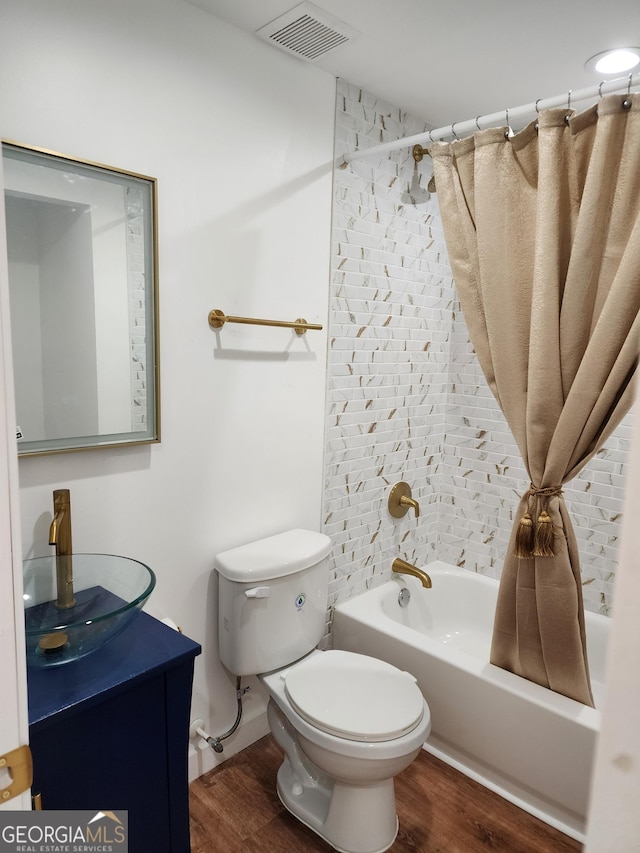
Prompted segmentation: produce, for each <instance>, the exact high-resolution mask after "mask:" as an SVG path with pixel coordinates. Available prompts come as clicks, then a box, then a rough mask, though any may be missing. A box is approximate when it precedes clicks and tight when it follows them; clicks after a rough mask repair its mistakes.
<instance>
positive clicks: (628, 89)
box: [622, 74, 633, 110]
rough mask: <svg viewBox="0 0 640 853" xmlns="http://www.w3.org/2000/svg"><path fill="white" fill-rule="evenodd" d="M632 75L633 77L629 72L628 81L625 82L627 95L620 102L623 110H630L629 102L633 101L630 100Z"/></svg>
mask: <svg viewBox="0 0 640 853" xmlns="http://www.w3.org/2000/svg"><path fill="white" fill-rule="evenodd" d="M632 77H633V75H632V74H629V83H628V84H627V97H626V98H625V99H624V101H623V102H622V109H623V110H630V109H631V104H632V103H633V102H632V100H631V78H632Z"/></svg>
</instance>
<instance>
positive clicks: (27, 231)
mask: <svg viewBox="0 0 640 853" xmlns="http://www.w3.org/2000/svg"><path fill="white" fill-rule="evenodd" d="M2 158H3V173H4V196H5V212H6V222H7V252H8V261H9V292H10V309H11V336H12V349H13V363H14V379H15V394H16V413H17V424H18V433H17V441H18V454H19V455H20V456H30V455H35V454H43V453H57V452H62V451H70V450H78V449H85V448H95V447H107V446H112V445H117V446H122V445H129V444H141V443H150V442H157V441H159V440H160V411H159V398H160V394H159V387H160V383H159V364H158V282H157V268H158V263H157V183H156V180H155V178H151V177H148V176H146V175H140V174H136V173H133V172H127V171H124V170H122V169H116V168H114V167H111V166H104V165H101V164H98V163H92V162H89V161H85V160H78V159H76V158H71V157H67V156H65V155H62V154H58V153H55V152H52V151H48V150H46V149H42V148H33V147H30V146H26V145H22V144H19V143H16V142H11V141H7V140H3V141H2Z"/></svg>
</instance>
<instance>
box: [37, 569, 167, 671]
mask: <svg viewBox="0 0 640 853" xmlns="http://www.w3.org/2000/svg"><path fill="white" fill-rule="evenodd" d="M61 561H71V565H69V562H64V563H63V562H61ZM22 565H23V576H24V607H25V629H26V641H27V665H28V666H33V667H43V666H60V665H61V664H65V663H70V662H71V661H74V660H77V659H78V658H82V657H85V655H88V654H90V653H91V652H94V651H95V650H96V649H99V648H101V647H102V646H103V645H104V644H105V643H107V642H108V641H109V640H111V639H112V638H113V637H115V636H116V635H117V634H119V633H120V632H121V631H123V630H124V629H125V628H126V627H127V626H128V625H129V624H130V623H131V621H132V620H133V619H135V617H136V616H137V615H138V613H139V611H140V610H141V608H142V606H143V604H144V603H145V601H146V600H147V598H149V596H150V595H151V592H152V591H153V588H154V586H155V585H156V576H155V574H154V573H153V571H152V570H151V569H150V568H149V567H148V566H145V565H144V563H139V562H138V561H137V560H132V559H130V558H129V557H117V556H112V555H110V554H73V555H71V556H68V557H54V556H50V557H38V558H36V559H33V560H24V562H23V564H22ZM61 568H63V570H64V571H63V572H62V574H63V576H66V577H70V576H71V575H73V593H72V595H67V598H68V599H70V600H71V602H72V603H70V604H67V605H66V606H59V604H58V603H57V602H58V592H59V584H58V581H57V578H59V576H60V573H61Z"/></svg>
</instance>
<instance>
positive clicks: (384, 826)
mask: <svg viewBox="0 0 640 853" xmlns="http://www.w3.org/2000/svg"><path fill="white" fill-rule="evenodd" d="M305 781H306V782H307V784H304V783H302V782H301V780H300V775H299V774H296V773H295V772H294V771H293V769H292V766H291V763H290V762H289V760H288V758H285V760H284V762H283V763H282V765H281V766H280V769H279V770H278V784H277V791H278V796H279V798H280V801H281V802H282V804H283V805H284V807H285V808H286V809H287V811H289V812H291V814H292V815H293V816H294V817H296V818H297V819H298V820H299V821H300V822H301V823H303V824H304V825H305V826H308V827H309V829H311V830H313V832H315V833H316V834H317V835H319V836H320V837H321V838H323V839H324V840H325V841H326V842H328V843H329V844H330V845H331V846H332V847H333V848H334V849H335V850H338V851H340V853H383V851H385V850H388V849H389V847H391V845H392V844H393V842H394V841H395V838H396V835H397V834H398V818H397V816H396V804H395V795H394V789H393V779H386V780H384V781H382V782H376V783H373V784H371V785H362V786H361V785H348V784H346V783H343V782H338V781H334V782H333V784H327V783H326V782H323V781H318V780H313V781H311V780H305ZM310 781H311V784H309V782H310Z"/></svg>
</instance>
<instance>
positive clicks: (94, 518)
mask: <svg viewBox="0 0 640 853" xmlns="http://www.w3.org/2000/svg"><path fill="white" fill-rule="evenodd" d="M334 105H335V81H334V80H333V79H332V78H331V77H330V76H329V75H327V74H326V73H324V72H322V71H320V70H318V69H316V68H314V67H313V66H310V65H306V64H304V63H301V62H298V61H297V60H295V59H292V58H290V57H288V56H286V55H284V54H282V53H280V52H279V51H277V50H274V49H273V48H272V47H270V46H268V45H266V44H263V43H262V42H260V41H258V40H256V39H254V38H253V37H251V36H249V35H247V34H243V33H241V32H240V31H238V30H235V29H234V28H232V27H230V26H228V25H227V24H224V23H222V22H220V21H218V20H217V19H216V18H214V17H213V16H211V15H209V14H207V13H205V12H203V11H202V10H200V9H198V8H196V7H194V6H192V5H190V4H188V3H186V2H181V0H136V2H135V3H132V2H131V0H110V2H102V3H99V2H91V3H86V2H84V0H59V2H56V3H51V2H49V0H27V2H23V0H4V2H3V4H2V9H1V10H0V134H1V135H2V136H3V137H4V138H9V139H13V140H15V141H18V142H23V143H26V144H30V145H36V146H42V147H45V148H49V149H52V150H55V151H59V152H61V153H64V154H69V155H72V156H76V157H80V158H84V159H87V160H93V161H97V162H101V163H105V164H109V165H113V166H116V167H119V168H123V169H127V170H130V171H134V172H139V173H142V174H147V175H152V176H155V177H157V179H158V190H159V274H160V344H161V356H160V372H161V396H162V442H161V443H160V444H159V445H153V446H148V447H146V448H121V449H110V450H99V451H91V452H81V453H69V454H61V455H58V456H48V457H37V458H29V459H24V460H21V462H20V482H21V510H22V524H23V531H22V535H23V547H24V557H25V558H27V557H31V556H34V555H38V554H43V553H48V552H49V546H48V544H47V533H48V527H49V523H50V520H51V510H52V496H51V493H52V490H53V489H54V488H58V487H69V488H70V489H71V502H72V510H73V541H74V548H75V550H76V551H79V552H81V551H97V552H106V553H117V554H124V555H128V556H131V557H134V558H136V559H138V560H141V561H143V562H146V563H148V564H149V565H150V566H151V567H152V568H153V569H154V571H155V572H156V573H157V575H158V585H157V588H156V590H155V591H154V593H153V596H152V599H151V603H150V609H151V610H152V611H153V612H155V613H157V614H159V615H161V616H164V615H168V616H170V617H172V618H173V619H174V620H175V621H176V622H177V623H178V624H179V625H181V626H182V627H183V629H184V631H185V633H187V634H188V635H189V636H191V637H192V638H193V639H195V640H197V641H198V642H200V643H202V644H203V649H204V651H203V654H202V656H201V657H200V658H199V659H198V660H197V663H196V676H195V689H194V698H193V716H197V717H202V718H203V719H204V720H205V725H206V726H207V727H208V728H209V729H210V730H211V731H212V733H214V734H218V733H221V732H222V731H224V730H226V729H227V728H229V726H230V725H231V723H232V722H233V720H234V718H235V710H236V700H235V682H234V680H233V679H232V678H231V677H230V676H228V675H227V674H226V673H225V672H224V670H223V669H222V667H221V665H220V663H219V661H218V657H217V641H216V629H215V626H216V621H215V617H214V614H215V609H216V592H215V585H214V577H213V575H212V566H213V557H214V555H215V554H216V552H218V551H221V550H223V549H226V548H230V547H233V546H235V545H238V544H241V543H243V542H245V541H248V540H250V539H253V538H257V537H260V536H264V535H268V534H271V533H274V532H277V531H280V530H283V529H285V528H288V527H291V526H303V527H310V528H313V529H319V527H320V523H321V517H320V510H321V494H322V462H323V459H322V455H323V422H324V397H325V351H326V322H327V311H328V275H329V247H330V207H331V172H332V156H333V123H334ZM212 308H220V309H222V310H224V311H225V312H227V313H228V314H239V315H246V316H255V317H274V318H279V319H295V318H296V317H299V316H304V317H305V318H306V319H307V320H308V321H310V322H316V323H322V324H323V325H324V326H325V330H324V331H323V332H309V333H307V335H306V336H304V337H302V338H298V337H297V336H296V335H295V334H294V333H293V332H289V331H287V330H278V329H267V328H258V327H249V326H227V327H226V328H224V329H223V330H222V331H221V332H219V333H215V332H213V331H211V330H210V329H209V327H208V324H207V314H208V312H209V310H210V309H212ZM245 705H246V714H247V719H248V721H250V720H251V717H252V715H253V714H255V713H257V712H258V711H261V710H262V708H263V703H262V699H261V698H260V697H259V696H258V695H257V692H255V693H252V694H250V695H249V696H248V697H247V699H246V701H245ZM259 725H260V726H263V725H264V723H263V722H262V721H261V722H260V723H259ZM246 731H247V732H249V731H250V726H247V728H246ZM254 735H255V732H254V734H253V735H252V734H247V735H246V736H244V735H243V734H242V732H240V734H238V735H236V736H234V739H233V741H232V742H229V746H228V748H227V750H226V752H225V755H226V754H231V753H232V752H233V751H235V750H237V749H238V748H239V747H241V746H242V745H243V737H244V738H245V740H246V738H249V739H251V737H253V736H254ZM204 759H205V762H204V764H201V765H200V767H199V768H198V769H202V768H204V769H206V768H207V766H210V763H212V762H213V760H214V757H213V752H212V751H211V750H208V751H207V753H206V754H205V755H204ZM207 762H209V764H207Z"/></svg>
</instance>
